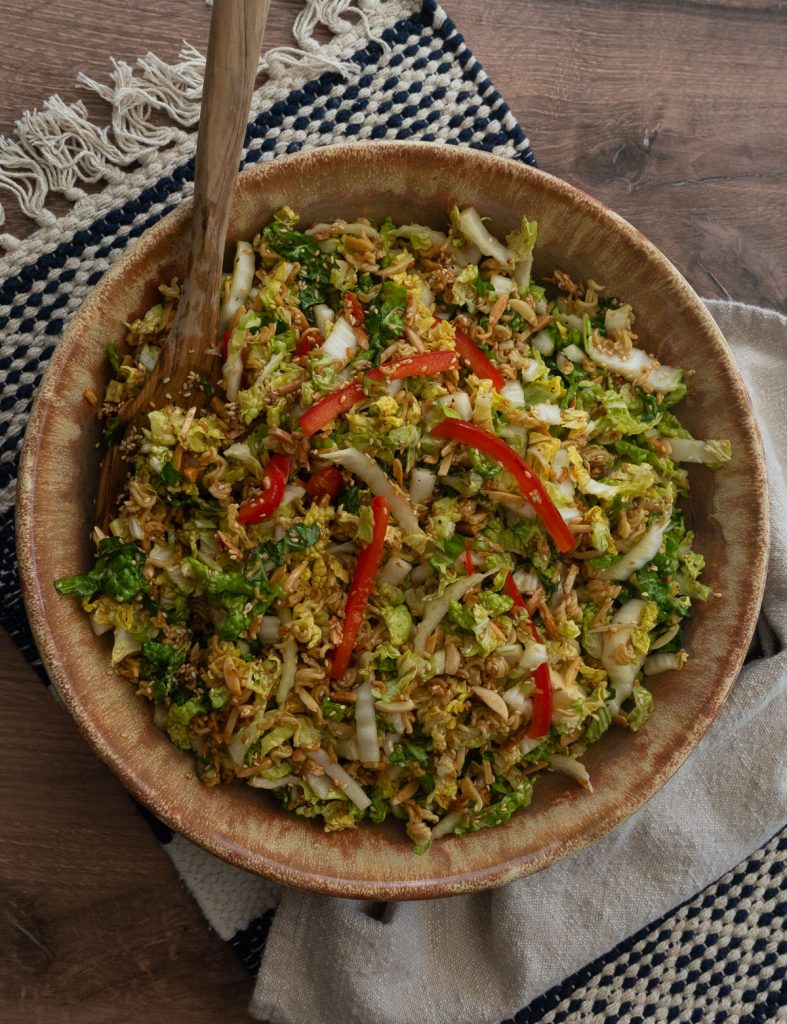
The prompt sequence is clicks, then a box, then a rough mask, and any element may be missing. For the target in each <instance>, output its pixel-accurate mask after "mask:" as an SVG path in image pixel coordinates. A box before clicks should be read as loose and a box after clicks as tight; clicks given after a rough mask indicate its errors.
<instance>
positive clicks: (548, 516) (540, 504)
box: [432, 419, 577, 552]
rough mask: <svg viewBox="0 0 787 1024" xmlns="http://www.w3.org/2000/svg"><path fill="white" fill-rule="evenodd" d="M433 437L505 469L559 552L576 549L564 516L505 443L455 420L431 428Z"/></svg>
mask: <svg viewBox="0 0 787 1024" xmlns="http://www.w3.org/2000/svg"><path fill="white" fill-rule="evenodd" d="M432 434H433V435H434V436H435V437H438V438H440V439H441V440H444V441H459V442H461V443H462V444H466V445H469V446H471V447H472V448H476V449H477V450H478V451H480V452H483V453H484V454H485V455H489V456H490V458H492V459H494V460H495V462H499V463H500V465H501V466H502V467H503V469H507V470H508V472H509V473H511V475H512V476H513V477H515V478H516V482H517V483H518V484H519V487H520V490H521V491H522V494H523V495H524V497H525V498H527V500H528V501H529V502H530V504H531V505H532V506H533V509H534V511H535V513H536V515H537V516H538V518H539V519H540V520H541V522H542V523H543V524H544V527H545V529H546V531H547V533H548V534H549V536H550V537H551V538H552V540H553V541H554V542H555V544H557V546H558V549H559V550H560V551H562V552H566V551H571V550H572V549H573V548H574V547H575V546H576V543H577V542H576V540H575V539H574V535H573V534H572V533H571V531H570V530H569V528H568V527H567V526H566V524H565V523H564V522H563V517H562V516H561V515H560V513H559V512H558V510H557V508H556V507H555V505H554V504H553V502H552V499H551V498H550V497H549V495H548V494H547V492H546V491H545V490H544V485H543V484H542V483H541V481H540V480H539V479H538V477H537V476H536V474H535V473H534V472H533V470H532V469H531V468H530V466H528V464H527V463H526V462H525V460H524V459H523V458H522V456H521V455H518V454H517V453H516V452H515V451H514V449H513V448H512V447H511V446H510V445H508V444H506V443H505V441H501V439H500V438H499V437H497V436H496V435H495V434H492V433H491V432H490V431H488V430H484V428H483V427H477V426H476V425H475V424H474V423H465V422H464V420H454V419H445V420H442V421H441V422H440V423H438V424H437V426H436V427H433V428H432Z"/></svg>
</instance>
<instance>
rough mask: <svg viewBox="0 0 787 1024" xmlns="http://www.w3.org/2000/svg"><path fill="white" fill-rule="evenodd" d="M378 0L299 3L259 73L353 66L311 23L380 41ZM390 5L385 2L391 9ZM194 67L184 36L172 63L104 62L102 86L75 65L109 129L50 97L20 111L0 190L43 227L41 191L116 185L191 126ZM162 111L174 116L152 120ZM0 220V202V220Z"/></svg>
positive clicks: (0, 217) (74, 195)
mask: <svg viewBox="0 0 787 1024" xmlns="http://www.w3.org/2000/svg"><path fill="white" fill-rule="evenodd" d="M388 6H389V5H388V4H387V3H386V2H385V0H307V2H306V5H305V7H304V9H303V10H302V11H301V12H300V13H299V14H298V16H297V18H296V19H295V23H294V25H293V35H294V37H295V40H296V42H297V44H298V45H297V47H296V46H281V47H277V48H275V49H273V50H268V52H267V53H265V54H264V55H263V56H262V57H261V58H260V69H259V70H260V72H264V73H265V74H266V75H267V76H268V77H269V78H277V77H279V76H281V75H286V74H287V73H288V72H289V71H290V69H292V68H294V67H297V68H298V69H299V71H301V72H305V73H308V74H309V75H316V74H320V73H322V72H324V71H326V70H332V71H337V72H339V73H341V74H349V73H351V72H353V71H356V70H357V68H356V67H355V65H353V64H352V63H351V62H349V61H342V60H337V59H335V58H334V57H332V56H330V55H329V54H328V53H326V52H325V49H324V46H323V44H321V43H319V42H318V41H317V40H316V39H315V34H316V32H317V29H318V28H319V27H320V26H323V27H324V28H326V29H328V31H329V32H332V33H333V35H334V38H335V39H339V40H340V39H341V38H342V37H343V36H346V35H348V34H350V33H352V34H354V35H355V36H356V37H360V45H363V44H364V43H367V42H369V41H371V40H372V39H376V40H377V42H379V43H381V45H383V46H385V44H384V43H383V42H382V40H381V39H380V34H381V32H382V31H383V30H384V28H385V23H384V22H383V20H382V19H381V18H380V15H381V14H382V13H384V11H385V8H386V7H388ZM395 6H396V4H395V3H391V4H390V9H391V12H392V13H393V9H394V7H395ZM204 70H205V57H204V55H203V54H202V53H200V51H199V50H197V49H196V48H195V47H193V46H191V45H190V44H189V43H184V46H183V48H182V49H181V51H180V53H179V54H178V60H177V62H176V63H174V64H167V63H166V62H165V61H163V60H161V58H159V57H157V56H156V55H155V54H154V53H147V54H145V56H144V57H141V58H140V59H139V60H138V61H137V62H136V64H135V65H134V66H133V67H132V66H131V65H129V64H126V63H125V62H124V61H116V60H113V61H112V71H111V73H110V79H111V85H107V84H102V83H101V82H96V81H94V80H93V79H92V78H88V77H87V75H85V74H82V73H81V72H80V74H79V75H78V77H77V81H78V83H79V85H81V86H82V87H83V88H85V89H89V90H90V91H91V92H93V93H96V94H97V95H98V96H100V97H101V99H103V100H105V101H106V103H108V104H109V106H110V108H111V124H110V126H109V127H100V126H98V125H96V124H94V123H93V122H92V121H91V120H90V118H89V116H88V112H87V109H86V107H85V105H84V104H83V103H82V102H76V103H71V104H67V103H64V102H63V100H62V99H61V98H60V97H59V96H57V95H55V96H50V97H49V99H47V100H45V101H44V103H43V105H42V108H41V110H35V111H27V112H25V113H24V114H23V115H22V117H21V118H20V119H19V120H18V121H17V122H16V128H15V132H14V135H15V138H7V137H6V136H3V135H0V189H5V190H6V191H8V192H10V193H11V194H12V195H13V196H14V198H15V199H16V202H17V204H18V206H19V209H20V210H21V211H22V213H24V214H25V215H26V216H27V217H29V218H30V219H31V220H32V221H34V222H35V223H36V224H37V225H46V224H52V223H53V222H54V221H55V220H56V219H57V218H56V216H55V214H54V213H52V211H51V210H48V209H46V205H45V204H46V201H47V197H48V196H49V194H50V192H54V193H58V194H59V195H62V196H63V197H64V198H65V199H66V200H67V201H69V202H71V203H74V202H76V201H77V200H79V199H81V198H82V197H84V195H85V192H84V191H83V189H81V188H80V187H79V183H95V182H98V181H101V180H102V179H103V180H105V181H107V182H117V181H119V180H120V179H122V177H123V173H124V172H123V168H125V167H128V166H129V165H130V164H133V163H136V162H141V163H144V162H145V160H146V159H147V158H149V157H150V156H151V155H152V154H155V153H157V152H158V151H159V150H161V149H163V148H165V147H168V146H171V145H173V144H174V143H176V142H179V141H182V140H183V139H184V138H185V137H186V135H187V134H188V133H187V132H185V131H184V130H183V129H193V128H194V127H195V126H196V124H197V122H198V121H199V110H200V99H201V96H202V78H203V73H204ZM162 114H163V115H166V117H167V118H168V119H169V120H170V121H171V122H174V123H173V124H162V123H161V117H160V116H159V115H162ZM178 126H180V127H178ZM4 222H5V211H4V209H3V204H2V203H0V226H2V225H3V224H4ZM19 241H20V240H19V239H17V238H15V237H14V236H13V235H9V234H0V247H4V248H6V249H9V250H10V249H12V248H13V247H14V246H15V245H18V244H19Z"/></svg>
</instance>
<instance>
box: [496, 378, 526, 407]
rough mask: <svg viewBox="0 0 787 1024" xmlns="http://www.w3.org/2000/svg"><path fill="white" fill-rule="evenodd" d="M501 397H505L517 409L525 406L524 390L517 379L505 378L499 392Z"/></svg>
mask: <svg viewBox="0 0 787 1024" xmlns="http://www.w3.org/2000/svg"><path fill="white" fill-rule="evenodd" d="M500 394H501V395H502V396H503V398H507V399H508V401H509V402H510V403H511V405H513V406H516V408H517V409H524V407H525V391H524V388H523V387H522V385H521V384H520V383H519V381H518V380H507V381H506V382H505V384H504V385H503V388H502V390H501V392H500Z"/></svg>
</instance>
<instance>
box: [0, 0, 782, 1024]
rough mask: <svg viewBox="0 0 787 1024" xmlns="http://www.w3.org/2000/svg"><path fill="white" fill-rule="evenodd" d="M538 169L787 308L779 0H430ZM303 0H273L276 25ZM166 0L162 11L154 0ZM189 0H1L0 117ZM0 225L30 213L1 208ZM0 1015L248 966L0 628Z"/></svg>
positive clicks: (147, 1007) (702, 277)
mask: <svg viewBox="0 0 787 1024" xmlns="http://www.w3.org/2000/svg"><path fill="white" fill-rule="evenodd" d="M446 4H447V6H448V8H449V13H450V14H451V16H452V17H453V19H454V20H455V21H456V23H457V24H458V26H459V28H460V30H462V31H463V32H464V34H465V37H466V39H467V41H468V44H469V45H470V47H471V49H472V50H473V51H474V53H475V54H476V56H477V57H478V58H479V60H481V61H482V63H483V64H484V66H485V68H486V70H487V72H488V73H489V75H490V77H491V78H492V80H493V81H494V83H495V84H496V85H497V87H498V89H499V90H500V91H501V92H502V93H503V95H504V96H505V98H506V99H507V100H508V102H509V104H510V106H511V108H512V110H513V112H514V114H515V115H516V116H517V118H518V119H519V120H520V123H522V124H523V126H524V127H525V128H526V130H527V131H528V132H529V134H530V136H531V139H532V141H533V144H534V148H535V150H536V153H537V155H538V158H539V162H540V165H541V166H542V168H543V169H544V170H546V171H549V172H550V173H553V174H556V175H558V176H560V177H563V178H565V179H567V180H568V181H571V182H572V183H573V184H576V185H578V186H579V187H581V188H584V189H585V190H586V191H588V192H590V193H591V194H593V195H594V196H596V197H598V198H599V199H601V200H603V201H604V202H606V203H607V204H608V205H610V206H611V207H612V208H613V209H615V210H617V211H618V212H619V213H620V214H622V215H623V216H624V217H626V218H627V219H628V220H630V221H631V222H632V223H633V224H635V225H636V226H637V227H639V228H640V229H641V230H642V231H643V232H644V233H645V234H646V235H648V236H649V237H650V238H651V239H652V240H653V241H654V242H655V243H656V244H657V245H659V246H660V247H661V248H662V249H663V251H664V252H665V253H666V254H667V255H668V256H669V257H670V258H671V259H672V261H673V262H674V263H675V264H676V265H677V267H678V268H679V269H680V270H681V271H682V272H683V273H684V274H685V275H686V277H687V278H688V279H689V281H690V282H691V283H692V284H693V285H694V287H695V288H696V289H697V290H698V291H699V292H700V294H703V295H710V296H719V295H721V296H724V295H730V296H732V297H733V298H736V299H741V300H743V301H746V302H751V303H760V304H764V305H768V306H772V307H776V308H779V309H782V310H787V235H785V233H784V230H783V224H784V222H785V214H786V213H787V199H785V196H786V195H787V190H786V189H785V185H786V184H787V170H786V169H785V163H784V158H783V148H784V138H785V129H786V128H787V73H786V72H785V69H784V63H783V46H782V45H781V41H782V40H784V39H785V38H787V5H785V4H784V3H783V2H781V0H528V2H527V4H525V3H523V2H522V0H446ZM300 7H301V4H300V2H299V0H273V3H272V7H271V12H270V17H269V21H268V27H267V30H266V42H267V43H268V44H269V45H281V44H286V43H290V42H291V37H290V33H289V27H290V25H291V24H292V21H293V20H294V17H295V15H296V13H297V11H298V10H299V9H300ZM163 10H166V14H162V11H163ZM209 17H210V9H209V8H208V7H207V6H205V5H204V4H202V3H200V2H198V0H170V2H169V3H168V4H167V5H166V8H162V6H161V5H160V4H158V3H156V2H154V0H138V2H137V3H136V4H134V5H133V6H132V5H128V6H121V5H119V4H116V5H107V4H105V3H103V2H101V0H70V2H66V0H52V2H50V3H46V4H44V3H36V2H32V3H31V2H30V0H5V3H4V4H3V12H2V19H3V20H2V24H3V40H4V42H6V41H7V40H13V45H4V46H2V47H0V132H4V133H8V132H10V130H11V129H12V128H13V123H14V121H15V119H16V118H17V117H18V116H19V114H20V113H21V112H22V111H23V110H25V109H28V108H33V107H35V106H37V105H40V104H41V102H42V101H43V100H44V99H45V98H46V97H47V96H49V95H50V94H52V93H54V92H59V93H60V95H61V96H62V97H63V98H64V99H65V100H66V101H73V100H75V99H80V98H81V99H83V100H84V101H85V102H86V104H87V106H88V107H89V109H91V110H92V111H94V113H95V114H96V115H97V116H99V117H101V116H103V117H104V119H105V121H106V116H107V110H106V107H105V105H104V104H103V103H102V102H101V101H100V100H97V99H95V98H93V97H92V96H91V95H90V94H88V93H85V92H84V91H83V90H79V89H77V88H76V86H75V85H74V82H75V78H76V74H77V72H78V71H80V70H81V71H85V72H86V73H87V74H88V75H91V76H92V77H94V78H98V79H105V78H106V73H107V70H108V67H109V64H108V58H109V57H110V56H115V57H117V58H119V59H124V60H128V61H133V60H134V59H135V58H136V57H138V56H140V55H141V54H143V53H145V52H146V51H147V50H149V49H150V50H153V51H154V52H155V53H157V54H158V55H160V56H161V57H163V58H165V59H172V58H174V57H175V55H176V54H177V51H178V48H179V47H180V45H181V41H182V40H183V39H184V38H186V39H188V40H189V41H190V42H193V43H195V44H196V45H199V46H201V47H203V48H204V45H205V40H206V38H207V26H208V21H209ZM6 212H7V226H8V229H9V230H11V231H15V232H20V231H23V230H24V229H25V222H24V219H23V218H21V217H20V216H18V215H17V214H16V212H15V211H14V210H13V209H12V208H11V206H10V204H9V206H8V209H7V211H6ZM0 659H1V660H0V664H1V665H2V668H1V669H0V679H1V680H2V684H3V685H4V686H5V701H4V715H3V717H2V719H0V750H1V751H2V755H0V756H2V770H1V771H0V801H1V802H0V806H2V808H3V821H2V835H3V843H2V845H1V846H0V887H1V889H2V897H0V921H1V922H2V924H0V943H2V946H0V948H2V949H3V955H2V957H0V1006H1V1007H2V1009H1V1010H0V1016H1V1017H2V1019H3V1021H4V1022H7V1024H39V1022H40V1024H44V1022H45V1021H46V1024H71V1022H79V1024H92V1022H94V1021H95V1022H97V1024H98V1022H101V1024H113V1022H115V1021H118V1022H120V1021H123V1022H126V1021H128V1020H144V1019H145V1017H146V1016H148V1017H149V1018H150V1019H152V1020H158V1019H161V1016H162V1014H163V1013H166V1019H167V1021H168V1024H206V1022H211V1021H214V1020H216V1021H217V1020H221V1021H222V1022H223V1024H230V1022H233V1021H241V1020H246V1019H248V1017H247V1016H246V1014H245V1012H244V1009H243V1007H244V1005H245V1002H246V1000H247V998H248V995H249V994H250V982H249V981H248V979H247V978H246V977H245V976H244V975H243V972H242V971H241V969H240V967H239V966H238V965H237V963H236V962H235V961H234V959H233V957H232V955H231V954H230V953H229V952H228V950H227V949H226V947H225V946H224V944H223V943H222V942H220V940H219V939H218V938H217V937H216V936H215V935H213V934H212V933H211V932H210V931H209V929H208V928H207V926H206V925H205V922H204V919H203V918H202V916H201V914H200V913H199V911H198V910H197V908H196V906H195V905H194V903H193V902H192V900H191V898H190V896H189V895H188V894H187V893H186V891H185V890H184V889H183V888H182V887H181V886H180V885H179V883H178V882H177V880H176V877H175V875H174V872H173V869H172V867H171V865H170V862H169V860H168V858H167V857H166V856H165V855H164V854H163V853H162V851H161V850H160V849H159V847H158V844H157V842H156V840H155V839H154V838H153V836H152V835H151V834H150V833H149V831H148V828H147V825H146V824H145V823H144V822H143V821H142V819H141V818H140V817H139V816H138V815H137V813H136V812H135V811H134V809H133V806H132V805H131V803H130V801H129V800H128V798H127V797H126V795H125V794H124V792H123V791H122V789H121V788H120V786H119V784H118V783H117V782H116V781H115V780H114V778H112V777H111V776H110V775H109V773H108V772H107V771H106V769H104V768H103V766H102V765H101V764H100V763H99V762H98V761H97V759H96V758H95V757H94V756H93V755H92V753H91V752H90V751H89V750H88V749H87V747H86V746H85V745H84V743H83V741H82V740H81V738H80V737H79V736H78V734H77V733H76V730H75V728H74V726H73V725H72V723H71V722H70V720H69V719H68V718H67V716H66V715H65V714H64V712H63V711H62V710H61V709H60V708H59V707H58V706H57V705H56V704H55V703H54V702H53V701H52V700H51V698H50V697H49V696H48V694H47V693H46V692H44V691H43V689H42V687H41V685H40V683H39V682H38V681H37V679H36V677H35V675H34V674H33V673H32V672H31V670H30V669H29V668H27V667H26V666H25V664H24V663H23V662H22V660H21V658H20V657H19V656H18V655H15V653H14V652H13V650H12V647H11V644H10V641H9V640H8V637H7V636H5V635H4V634H0Z"/></svg>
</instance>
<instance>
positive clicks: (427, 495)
mask: <svg viewBox="0 0 787 1024" xmlns="http://www.w3.org/2000/svg"><path fill="white" fill-rule="evenodd" d="M436 482H437V477H436V476H435V474H434V473H433V472H432V470H431V469H414V470H413V471H412V473H411V474H410V500H411V501H414V502H416V504H418V505H425V504H426V502H427V501H429V500H430V499H431V497H432V494H433V492H434V487H435V483H436Z"/></svg>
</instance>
